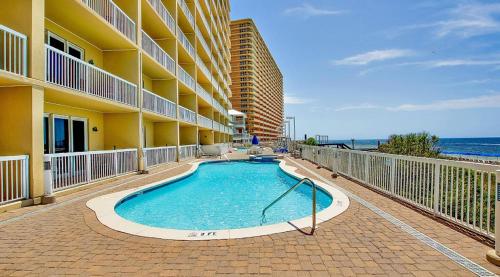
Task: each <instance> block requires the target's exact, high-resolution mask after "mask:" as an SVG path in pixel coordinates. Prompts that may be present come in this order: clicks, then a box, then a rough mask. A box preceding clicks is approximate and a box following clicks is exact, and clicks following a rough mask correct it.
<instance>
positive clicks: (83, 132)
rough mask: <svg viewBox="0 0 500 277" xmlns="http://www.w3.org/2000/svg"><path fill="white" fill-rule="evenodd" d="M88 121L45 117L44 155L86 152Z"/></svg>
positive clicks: (76, 118)
mask: <svg viewBox="0 0 500 277" xmlns="http://www.w3.org/2000/svg"><path fill="white" fill-rule="evenodd" d="M87 141H88V135H87V119H86V118H78V117H70V116H62V115H48V114H47V115H44V118H43V142H44V153H45V154H48V153H68V152H85V151H87V150H88V146H87Z"/></svg>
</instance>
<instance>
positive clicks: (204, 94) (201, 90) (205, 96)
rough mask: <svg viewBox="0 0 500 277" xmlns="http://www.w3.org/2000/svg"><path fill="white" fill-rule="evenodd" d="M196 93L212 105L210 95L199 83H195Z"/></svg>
mask: <svg viewBox="0 0 500 277" xmlns="http://www.w3.org/2000/svg"><path fill="white" fill-rule="evenodd" d="M196 94H198V96H200V97H201V98H202V99H203V100H205V101H207V103H208V104H210V105H212V103H213V98H212V96H211V95H210V93H209V92H208V91H206V90H205V89H204V88H203V87H202V86H201V85H200V84H196Z"/></svg>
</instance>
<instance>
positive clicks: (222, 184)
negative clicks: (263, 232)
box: [115, 161, 332, 230]
mask: <svg viewBox="0 0 500 277" xmlns="http://www.w3.org/2000/svg"><path fill="white" fill-rule="evenodd" d="M296 183H297V179H295V178H293V177H291V176H289V175H288V174H286V173H285V172H284V171H282V170H281V169H280V168H279V166H278V164H277V163H260V162H248V161H239V162H218V163H205V164H201V165H200V167H199V168H198V170H197V171H196V172H195V173H193V174H192V175H190V176H189V177H187V178H184V179H182V180H179V181H177V182H174V183H171V184H168V185H165V186H161V187H157V188H155V189H152V190H150V191H147V192H144V193H143V194H140V195H134V196H133V197H129V198H126V199H125V200H123V202H121V203H120V204H118V205H117V206H116V207H115V211H116V213H117V214H118V215H120V216H121V217H123V218H125V219H127V220H130V221H133V222H137V223H140V224H144V225H148V226H153V227H162V228H173V229H180V230H217V229H238V228H246V227H254V226H260V225H270V224H274V223H280V222H286V221H289V220H294V219H299V218H302V217H306V216H308V215H311V212H312V204H311V203H312V202H311V201H312V187H311V186H309V185H303V186H300V187H299V188H297V189H296V190H294V191H293V192H292V193H290V194H289V195H287V196H286V197H285V198H283V199H282V200H281V201H279V202H278V203H276V205H274V206H273V207H272V208H270V209H269V211H267V212H266V217H265V221H263V220H262V217H261V214H262V209H264V208H265V207H266V206H267V205H268V204H269V203H271V202H272V201H273V200H275V199H276V198H277V197H279V196H280V195H281V194H283V193H284V192H285V191H287V190H288V189H289V188H291V187H292V186H293V185H295V184H296ZM316 197H317V203H316V209H317V211H321V210H323V209H324V208H326V207H328V206H329V205H330V204H331V203H332V198H331V196H330V195H329V194H327V193H326V192H324V191H323V190H318V191H317V196H316Z"/></svg>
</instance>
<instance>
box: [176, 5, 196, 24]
mask: <svg viewBox="0 0 500 277" xmlns="http://www.w3.org/2000/svg"><path fill="white" fill-rule="evenodd" d="M179 5H180V6H181V10H182V11H183V12H184V15H186V17H187V20H188V21H189V24H191V26H193V27H194V17H193V14H192V13H191V11H190V10H189V7H188V5H187V3H186V1H185V0H179Z"/></svg>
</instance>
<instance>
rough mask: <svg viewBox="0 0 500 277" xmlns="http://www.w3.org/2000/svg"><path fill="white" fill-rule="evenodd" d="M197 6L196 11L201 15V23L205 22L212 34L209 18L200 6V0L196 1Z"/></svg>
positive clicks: (206, 27)
mask: <svg viewBox="0 0 500 277" xmlns="http://www.w3.org/2000/svg"><path fill="white" fill-rule="evenodd" d="M194 2H195V5H196V10H198V12H199V13H200V17H201V21H202V22H203V24H204V26H205V29H207V31H208V32H210V24H208V20H207V17H206V16H205V13H204V12H203V9H202V7H201V5H200V2H199V1H198V0H195V1H194ZM196 29H198V28H196Z"/></svg>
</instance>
